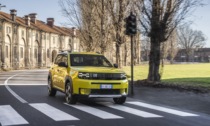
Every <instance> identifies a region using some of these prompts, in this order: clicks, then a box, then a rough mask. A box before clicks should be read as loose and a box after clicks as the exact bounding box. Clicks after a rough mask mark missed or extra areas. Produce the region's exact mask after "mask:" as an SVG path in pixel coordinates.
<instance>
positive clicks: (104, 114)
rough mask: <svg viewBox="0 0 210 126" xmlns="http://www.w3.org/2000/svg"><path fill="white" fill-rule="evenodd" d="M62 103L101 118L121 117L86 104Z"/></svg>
mask: <svg viewBox="0 0 210 126" xmlns="http://www.w3.org/2000/svg"><path fill="white" fill-rule="evenodd" d="M64 104H65V105H68V106H71V107H73V108H76V109H79V110H81V111H84V112H87V113H89V114H91V115H94V116H97V117H99V118H102V119H122V118H123V117H121V116H117V115H114V114H112V113H108V112H105V111H102V110H100V109H96V108H93V107H90V106H87V105H82V104H77V105H69V104H67V103H64Z"/></svg>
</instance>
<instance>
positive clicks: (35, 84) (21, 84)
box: [7, 83, 47, 86]
mask: <svg viewBox="0 0 210 126" xmlns="http://www.w3.org/2000/svg"><path fill="white" fill-rule="evenodd" d="M7 85H16V86H41V85H47V83H46V84H38V83H34V84H33V83H31V84H27V83H24V84H23V83H20V84H18V83H15V84H7Z"/></svg>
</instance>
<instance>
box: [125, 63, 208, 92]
mask: <svg viewBox="0 0 210 126" xmlns="http://www.w3.org/2000/svg"><path fill="white" fill-rule="evenodd" d="M148 69H149V67H148V65H139V66H135V67H134V80H144V79H146V78H147V75H148ZM123 70H124V71H125V72H126V73H127V74H128V75H130V74H131V73H130V66H127V67H124V68H123ZM161 81H162V82H166V83H170V84H176V85H189V86H199V87H200V86H201V87H208V88H210V63H205V64H204V63H202V64H172V65H165V66H164V68H163V76H162V80H161Z"/></svg>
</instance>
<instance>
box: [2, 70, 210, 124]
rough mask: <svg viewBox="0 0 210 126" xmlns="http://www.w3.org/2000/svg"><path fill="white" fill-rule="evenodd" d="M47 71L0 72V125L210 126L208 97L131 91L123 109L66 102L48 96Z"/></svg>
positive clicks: (93, 101)
mask: <svg viewBox="0 0 210 126" xmlns="http://www.w3.org/2000/svg"><path fill="white" fill-rule="evenodd" d="M47 74H48V71H47V70H28V71H11V72H1V73H0V123H1V124H0V125H5V126H6V125H9V126H13V125H14V126H16V125H18V126H128V125H130V126H210V94H195V93H193V92H179V91H176V90H171V89H161V88H159V89H157V88H146V87H134V89H135V90H134V93H135V95H134V96H132V97H128V99H127V102H126V103H125V104H124V105H116V104H114V103H113V102H112V99H89V100H87V99H83V100H80V101H79V103H78V104H76V105H68V104H66V103H65V100H64V94H62V93H57V95H56V97H49V96H48V95H47Z"/></svg>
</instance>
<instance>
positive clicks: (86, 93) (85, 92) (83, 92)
mask: <svg viewBox="0 0 210 126" xmlns="http://www.w3.org/2000/svg"><path fill="white" fill-rule="evenodd" d="M80 94H82V95H89V94H90V89H85V88H84V89H80Z"/></svg>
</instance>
